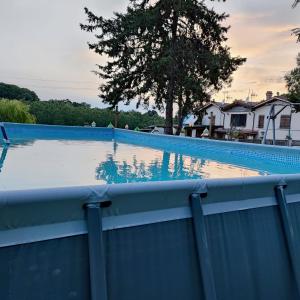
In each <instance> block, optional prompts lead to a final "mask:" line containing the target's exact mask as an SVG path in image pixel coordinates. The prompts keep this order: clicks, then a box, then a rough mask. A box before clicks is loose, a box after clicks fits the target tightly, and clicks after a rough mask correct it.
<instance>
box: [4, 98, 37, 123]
mask: <svg viewBox="0 0 300 300" xmlns="http://www.w3.org/2000/svg"><path fill="white" fill-rule="evenodd" d="M0 121H1V122H15V123H35V117H34V116H33V115H32V114H30V113H29V106H28V105H26V104H24V103H22V102H21V101H18V100H7V99H0Z"/></svg>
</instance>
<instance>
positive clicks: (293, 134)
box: [254, 96, 300, 141]
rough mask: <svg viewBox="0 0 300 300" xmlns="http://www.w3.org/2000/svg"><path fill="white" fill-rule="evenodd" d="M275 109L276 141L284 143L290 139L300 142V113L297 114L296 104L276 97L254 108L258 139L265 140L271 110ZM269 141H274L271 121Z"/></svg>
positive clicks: (267, 136) (268, 134)
mask: <svg viewBox="0 0 300 300" xmlns="http://www.w3.org/2000/svg"><path fill="white" fill-rule="evenodd" d="M272 107H274V114H275V115H277V116H276V118H275V137H276V140H279V141H284V140H288V139H289V137H290V138H291V139H292V140H294V141H300V113H296V109H295V104H293V103H291V102H290V101H288V100H286V99H285V98H283V97H280V96H275V97H272V98H271V99H269V100H265V101H262V102H261V103H259V104H257V105H256V106H255V107H254V113H255V122H254V123H255V124H254V126H255V129H256V130H257V131H258V137H259V138H263V136H264V134H265V132H266V129H267V123H268V117H269V115H270V110H271V108H272ZM266 138H267V140H272V139H273V124H272V121H271V120H270V124H269V130H268V132H267V135H266Z"/></svg>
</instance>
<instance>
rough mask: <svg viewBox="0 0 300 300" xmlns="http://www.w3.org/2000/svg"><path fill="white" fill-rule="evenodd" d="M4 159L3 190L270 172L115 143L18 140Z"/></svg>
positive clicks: (0, 163) (3, 151)
mask: <svg viewBox="0 0 300 300" xmlns="http://www.w3.org/2000/svg"><path fill="white" fill-rule="evenodd" d="M0 157H1V159H0V190H16V189H28V188H44V187H62V186H78V185H94V184H96V185H97V184H105V183H109V184H113V183H126V182H142V181H164V180H180V179H200V178H232V177H248V176H259V175H267V174H270V173H271V172H269V171H268V170H267V169H268V168H265V169H264V168H262V169H258V168H253V167H251V162H249V165H247V164H246V165H245V164H242V163H241V164H240V165H237V164H232V163H229V162H228V163H226V162H224V159H221V158H220V160H218V159H217V160H216V159H215V158H214V159H210V158H209V157H207V155H205V157H202V156H201V153H200V154H199V157H195V156H189V155H186V154H182V153H179V152H167V151H163V150H159V149H153V148H150V147H143V146H137V145H132V144H125V143H120V142H117V141H114V140H100V141H99V140H98V141H91V140H89V141H83V140H73V141H72V140H40V139H38V140H34V139H21V140H14V141H12V143H11V145H10V146H8V147H3V146H1V147H0Z"/></svg>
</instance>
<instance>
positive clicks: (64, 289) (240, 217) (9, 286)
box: [0, 175, 300, 300]
mask: <svg viewBox="0 0 300 300" xmlns="http://www.w3.org/2000/svg"><path fill="white" fill-rule="evenodd" d="M299 182H300V178H299V176H298V175H292V176H284V177H281V176H280V177H279V176H268V177H263V178H247V179H244V180H241V179H232V180H199V181H198V180H196V181H195V180H192V181H180V182H176V183H174V182H159V183H139V184H119V185H104V186H90V187H73V188H72V187H71V188H57V189H45V190H26V191H9V192H8V191H7V192H0V207H1V209H0V262H1V272H0V295H1V299H5V300H6V299H10V300H11V299H28V298H30V299H33V300H35V299H68V298H70V299H72V297H74V298H75V299H76V298H77V299H82V300H83V299H92V296H91V292H90V291H91V288H90V268H91V264H92V263H93V262H91V261H90V260H89V246H88V245H89V243H88V236H87V232H88V229H87V215H86V210H85V207H86V204H89V203H91V204H95V203H107V202H110V203H111V204H110V206H104V207H103V208H102V218H101V221H102V231H101V235H102V239H103V248H104V253H105V255H104V265H105V268H104V269H105V276H106V289H107V292H108V297H107V298H106V299H113V300H123V299H124V300H129V299H130V300H131V299H133V300H135V299H136V300H138V299H146V300H152V299H158V300H160V299H161V300H162V299H192V300H193V299H195V300H196V299H197V300H198V299H212V300H213V299H220V300H223V299H225V300H227V299H228V300H229V299H230V300H240V299H246V300H253V299H265V300H267V299H275V300H282V299H288V300H289V299H291V300H293V299H298V290H297V284H296V279H297V278H296V276H295V272H294V269H295V268H296V269H297V270H299V266H300V265H299V257H297V259H296V262H295V261H293V262H291V259H290V254H289V246H288V244H287V240H286V233H285V230H284V223H283V220H282V217H281V214H280V208H279V205H278V200H277V199H276V197H275V192H274V188H275V187H276V186H277V185H282V184H284V185H285V186H286V189H285V190H286V199H287V205H288V211H289V214H290V219H289V222H290V224H289V226H290V227H291V228H292V230H293V233H294V235H293V241H292V243H293V245H294V247H295V249H296V251H297V252H299V250H300V248H299V243H300V223H299V217H300V203H299V202H300V185H299ZM195 193H196V194H197V193H199V194H201V195H203V194H205V195H206V197H205V198H203V199H202V202H201V203H202V209H203V216H204V220H205V225H204V229H205V232H206V234H207V247H208V250H209V256H207V255H205V253H202V252H199V251H198V249H197V246H196V237H195V231H194V229H193V220H194V218H195V216H193V214H192V210H191V206H190V195H191V194H195ZM95 230H99V229H98V228H95ZM199 256H200V257H201V256H202V259H205V260H209V262H210V264H209V265H210V268H211V271H212V274H213V282H214V288H215V293H216V298H211V297H206V296H205V295H204V294H205V289H204V283H203V276H205V274H203V271H202V272H201V265H199ZM50 282H51V284H49V283H50ZM45 295H46V296H45ZM75 296H76V297H75ZM92 300H94V299H92Z"/></svg>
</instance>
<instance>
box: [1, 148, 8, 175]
mask: <svg viewBox="0 0 300 300" xmlns="http://www.w3.org/2000/svg"><path fill="white" fill-rule="evenodd" d="M8 147H9V146H8V145H4V147H3V149H2V152H1V156H0V172H1V169H2V167H3V164H4V161H5V158H6V155H7V150H8Z"/></svg>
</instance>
